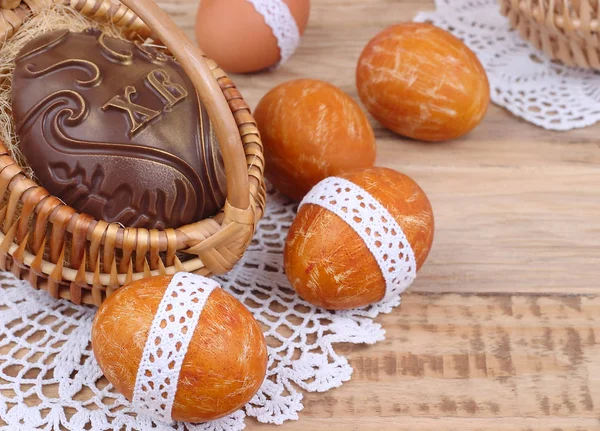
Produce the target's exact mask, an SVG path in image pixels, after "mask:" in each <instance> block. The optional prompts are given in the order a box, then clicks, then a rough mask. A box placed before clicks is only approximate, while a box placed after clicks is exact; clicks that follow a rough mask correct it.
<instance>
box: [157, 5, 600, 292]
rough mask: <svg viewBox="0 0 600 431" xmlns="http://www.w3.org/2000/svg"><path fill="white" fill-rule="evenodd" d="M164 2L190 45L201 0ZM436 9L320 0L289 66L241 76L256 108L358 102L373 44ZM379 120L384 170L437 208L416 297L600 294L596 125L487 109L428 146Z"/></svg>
mask: <svg viewBox="0 0 600 431" xmlns="http://www.w3.org/2000/svg"><path fill="white" fill-rule="evenodd" d="M163 3H164V4H165V5H166V7H167V8H168V10H169V11H172V12H173V13H174V14H175V17H176V19H177V20H178V23H180V24H181V25H182V26H183V27H184V28H185V29H186V31H187V33H188V35H190V36H191V37H193V23H194V19H193V16H194V14H195V8H196V2H195V0H175V1H168V2H163ZM432 7H433V6H432V2H430V1H414V0H413V1H410V0H396V1H390V0H369V1H363V0H314V1H313V2H312V9H311V19H310V22H309V27H308V29H307V31H306V34H305V37H304V40H303V43H302V45H301V46H300V48H299V49H298V51H297V53H296V55H295V56H294V57H293V58H292V59H291V60H290V62H289V63H287V64H286V65H284V66H283V67H282V68H281V69H279V70H277V71H276V72H265V73H262V74H256V75H248V76H234V77H233V78H234V80H235V81H236V83H237V85H238V86H239V88H240V90H241V91H242V94H243V95H244V97H245V98H246V99H247V100H248V101H249V103H250V105H251V106H254V105H255V104H256V103H257V102H258V100H260V98H261V97H262V96H263V95H264V93H265V92H266V91H268V90H269V89H270V88H272V87H273V86H275V85H277V84H278V83H281V82H284V81H287V80H290V79H295V78H300V77H311V78H317V79H322V80H326V81H330V82H332V83H333V84H335V85H337V86H339V87H341V88H342V89H343V90H344V91H346V92H348V93H349V94H350V95H351V96H353V97H354V98H356V99H357V100H358V97H357V93H356V88H355V82H354V73H355V68H356V62H357V60H358V57H359V55H360V52H361V50H362V48H363V47H364V45H365V44H366V43H367V41H368V40H369V39H370V38H371V37H372V36H373V35H375V34H376V33H377V32H378V31H380V30H381V29H383V28H385V27H387V26H388V25H392V24H395V23H398V22H401V21H406V20H410V19H411V18H412V17H413V16H414V15H415V14H416V13H417V12H418V11H419V10H430V9H432ZM372 123H373V125H374V127H375V133H376V136H377V140H378V164H380V165H384V166H388V167H392V168H394V169H397V170H400V171H403V172H405V173H407V174H409V175H411V176H412V177H413V178H415V180H417V182H419V183H420V184H421V185H422V187H423V188H424V189H425V191H426V192H427V193H428V195H429V197H430V199H431V201H432V204H433V208H434V211H435V216H436V223H437V230H436V239H435V242H434V247H433V250H432V253H431V256H430V258H429V261H428V262H427V263H426V265H425V266H424V268H423V270H422V273H421V274H420V277H419V279H418V280H417V282H416V283H415V284H414V286H413V290H414V291H419V292H510V293H513V292H531V293H558V294H561V293H565V292H570V293H597V292H598V291H600V289H599V284H598V282H597V278H598V269H597V268H598V266H599V265H600V255H599V253H598V250H599V249H600V199H599V198H598V196H599V195H600V151H598V140H597V136H598V135H599V133H600V125H596V126H593V127H589V128H586V129H581V130H574V131H570V132H568V133H557V132H549V131H546V130H543V129H540V128H538V127H536V126H533V125H531V124H529V123H526V122H524V121H522V120H520V119H517V118H516V117H514V116H512V115H511V114H510V113H508V112H507V111H505V110H504V109H501V108H499V107H496V106H491V107H490V110H489V113H488V115H487V116H486V118H485V119H484V121H483V123H482V124H481V125H480V126H479V127H478V128H477V129H475V131H473V132H472V133H471V134H469V135H468V136H466V137H464V138H462V139H459V140H456V141H453V142H446V143H441V144H426V143H419V142H414V141H409V140H406V139H402V138H400V137H398V136H396V135H394V134H392V133H391V132H389V131H387V130H385V129H383V128H382V127H381V126H379V125H378V124H377V123H376V122H375V121H374V120H373V121H372Z"/></svg>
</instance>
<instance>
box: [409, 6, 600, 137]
mask: <svg viewBox="0 0 600 431" xmlns="http://www.w3.org/2000/svg"><path fill="white" fill-rule="evenodd" d="M435 3H436V11H435V12H422V13H419V14H418V15H417V16H416V17H415V21H420V22H423V21H430V22H432V23H433V24H435V25H436V26H438V27H441V28H443V29H446V30H448V31H450V32H451V33H453V34H454V35H455V36H457V37H459V38H460V39H462V40H464V41H465V43H466V44H467V45H468V46H469V47H470V48H471V49H472V50H473V51H474V52H475V53H476V54H477V56H478V57H479V59H480V61H481V63H482V64H483V67H484V68H485V70H486V71H487V73H488V78H489V80H490V86H491V97H492V100H493V101H494V102H495V103H496V104H498V105H500V106H503V107H505V108H506V109H508V110H509V111H510V112H512V113H513V114H514V115H516V116H518V117H521V118H524V119H525V120H527V121H529V122H531V123H533V124H536V125H538V126H540V127H543V128H545V129H550V130H570V129H574V128H578V127H586V126H590V125H592V124H594V123H596V122H597V121H600V73H598V72H592V71H586V70H581V69H574V68H570V67H567V66H564V65H562V64H559V63H557V62H553V61H551V60H549V59H548V58H546V57H545V56H544V54H543V53H542V52H540V51H538V50H536V49H535V48H533V47H532V46H531V45H529V44H528V43H527V42H526V41H524V40H523V39H521V37H520V36H519V33H518V32H517V31H514V30H511V27H510V25H509V22H508V19H507V18H505V17H504V16H502V15H501V14H500V5H499V3H498V2H497V0H435Z"/></svg>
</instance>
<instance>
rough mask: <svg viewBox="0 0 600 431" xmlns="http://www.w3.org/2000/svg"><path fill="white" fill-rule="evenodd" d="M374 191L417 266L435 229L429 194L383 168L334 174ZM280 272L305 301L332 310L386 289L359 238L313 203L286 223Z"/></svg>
mask: <svg viewBox="0 0 600 431" xmlns="http://www.w3.org/2000/svg"><path fill="white" fill-rule="evenodd" d="M339 177H341V178H345V179H346V180H348V181H351V182H353V183H354V184H356V185H358V186H360V187H361V188H362V189H364V190H366V191H367V192H368V193H369V194H370V195H371V196H373V197H374V198H375V199H376V200H377V201H378V202H379V203H380V204H381V205H382V206H383V207H384V208H385V209H386V210H387V211H388V212H389V213H390V214H391V215H392V216H393V217H394V219H395V220H396V222H397V223H398V225H400V227H401V228H402V230H403V232H404V234H405V235H406V239H407V240H408V242H409V243H410V245H411V247H412V250H413V252H414V255H415V261H416V264H417V270H418V269H419V268H421V266H422V265H423V263H424V262H425V259H427V256H428V254H429V250H430V249H431V244H432V242H433V234H434V219H433V211H432V209H431V204H430V203H429V199H428V198H427V196H426V195H425V193H424V192H423V190H422V189H421V188H420V187H419V185H418V184H417V183H416V182H415V181H413V180H412V179H411V178H410V177H408V176H406V175H404V174H402V173H400V172H397V171H394V170H392V169H387V168H371V169H365V170H358V171H353V172H350V173H346V174H344V175H339ZM284 261H285V271H286V274H287V277H288V279H289V281H290V283H291V284H292V286H293V287H294V289H295V290H296V292H298V294H299V295H300V296H301V297H302V298H303V299H305V300H306V301H308V302H310V303H312V304H315V305H317V306H320V307H323V308H327V309H331V310H345V309H349V308H355V307H362V306H366V305H368V304H372V303H375V302H378V301H380V300H381V299H382V298H383V297H384V295H385V291H386V285H385V280H384V277H383V275H382V273H381V269H380V267H379V266H378V264H377V261H376V260H375V257H374V256H373V255H372V254H371V252H370V250H369V249H368V248H367V246H366V245H365V242H364V241H363V239H362V238H361V237H360V236H359V235H358V234H357V233H356V232H355V231H354V230H353V229H352V228H351V227H350V226H349V225H348V224H347V223H346V222H345V221H343V220H342V219H341V218H340V217H339V216H338V215H336V214H334V213H333V212H331V211H329V210H328V209H325V208H323V207H321V206H318V205H314V204H306V205H303V206H302V207H301V208H300V210H299V211H298V214H297V216H296V218H295V220H294V221H293V223H292V226H291V227H290V230H289V233H288V236H287V240H286V244H285V250H284Z"/></svg>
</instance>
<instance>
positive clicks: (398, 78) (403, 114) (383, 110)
mask: <svg viewBox="0 0 600 431" xmlns="http://www.w3.org/2000/svg"><path fill="white" fill-rule="evenodd" d="M356 85H357V87H358V94H359V96H360V98H361V100H362V102H363V103H364V105H365V106H366V107H367V109H368V110H369V112H370V113H371V114H372V115H373V117H375V118H376V119H377V120H378V121H379V122H380V123H381V124H383V125H384V126H385V127H387V128H388V129H390V130H392V131H394V132H396V133H398V134H400V135H403V136H407V137H409V138H413V139H418V140H422V141H445V140H449V139H455V138H458V137H460V136H463V135H465V134H466V133H468V132H469V131H471V130H472V129H473V128H474V127H475V126H477V125H478V124H479V123H480V122H481V120H482V119H483V117H484V115H485V113H486V111H487V108H488V105H489V101H490V87H489V83H488V79H487V75H486V72H485V70H484V68H483V66H482V65H481V63H480V62H479V59H478V58H477V56H476V55H475V54H474V53H473V51H471V50H470V49H469V48H468V47H467V46H466V45H465V44H464V43H463V42H462V41H461V40H460V39H457V38H456V37H454V36H453V35H451V34H450V33H448V32H447V31H445V30H442V29H440V28H438V27H435V26H434V25H431V24H424V23H405V24H399V25H396V26H393V27H390V28H388V29H386V30H384V31H382V32H381V33H379V34H378V35H377V36H375V37H374V38H373V39H372V40H371V41H370V42H369V43H368V45H367V46H366V47H365V49H364V51H363V52H362V54H361V56H360V59H359V61H358V66H357V69H356Z"/></svg>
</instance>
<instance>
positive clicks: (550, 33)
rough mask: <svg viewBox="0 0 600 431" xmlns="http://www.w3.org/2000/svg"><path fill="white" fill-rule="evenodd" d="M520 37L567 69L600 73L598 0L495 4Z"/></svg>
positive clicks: (518, 0) (504, 1) (526, 0)
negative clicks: (566, 66) (569, 67)
mask: <svg viewBox="0 0 600 431" xmlns="http://www.w3.org/2000/svg"><path fill="white" fill-rule="evenodd" d="M499 1H500V4H501V6H502V13H503V14H504V15H506V16H507V17H508V18H509V20H510V23H511V25H512V26H513V27H514V28H516V29H518V30H519V33H520V34H521V37H523V38H524V39H525V40H528V41H529V42H531V43H532V44H533V45H534V46H535V47H536V48H537V49H539V50H541V51H543V52H544V54H546V55H547V56H548V57H550V58H552V59H556V60H560V61H561V62H563V63H564V64H566V65H568V66H578V67H583V68H591V69H595V70H600V0H499Z"/></svg>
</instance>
